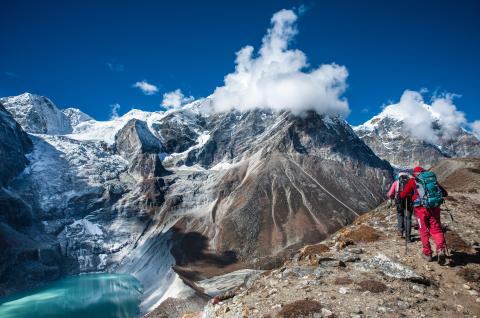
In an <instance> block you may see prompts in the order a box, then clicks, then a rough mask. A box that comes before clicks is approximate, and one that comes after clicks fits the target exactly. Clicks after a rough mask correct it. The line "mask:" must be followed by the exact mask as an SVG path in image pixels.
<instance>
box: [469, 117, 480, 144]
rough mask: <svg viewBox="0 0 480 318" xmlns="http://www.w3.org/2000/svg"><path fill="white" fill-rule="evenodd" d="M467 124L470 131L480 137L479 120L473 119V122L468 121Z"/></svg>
mask: <svg viewBox="0 0 480 318" xmlns="http://www.w3.org/2000/svg"><path fill="white" fill-rule="evenodd" d="M469 126H470V128H471V129H472V133H473V134H474V135H475V136H476V137H477V138H478V139H480V120H475V121H474V122H473V123H470V124H469Z"/></svg>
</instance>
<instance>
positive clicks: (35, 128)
mask: <svg viewBox="0 0 480 318" xmlns="http://www.w3.org/2000/svg"><path fill="white" fill-rule="evenodd" d="M0 102H1V103H2V104H3V105H4V107H5V108H6V109H7V110H8V111H9V112H10V113H12V115H13V117H14V118H15V120H16V121H17V122H18V123H19V124H20V125H21V126H22V128H23V129H24V130H25V131H26V132H28V133H33V134H52V135H53V134H68V133H70V132H71V131H72V126H71V124H70V121H69V119H68V117H67V116H66V115H65V114H64V113H63V112H62V111H60V110H59V109H58V108H57V107H56V106H55V105H54V104H53V103H52V101H50V100H49V99H48V98H46V97H43V96H38V95H34V94H30V93H24V94H22V95H18V96H13V97H4V98H0Z"/></svg>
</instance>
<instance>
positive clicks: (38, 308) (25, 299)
mask: <svg viewBox="0 0 480 318" xmlns="http://www.w3.org/2000/svg"><path fill="white" fill-rule="evenodd" d="M141 294H142V287H141V285H140V283H139V282H138V281H137V280H136V279H135V278H134V277H132V276H130V275H123V274H88V275H79V276H71V277H67V278H64V279H61V280H58V281H55V282H52V283H49V284H47V285H45V286H43V287H41V288H37V289H33V290H29V291H25V292H21V293H17V294H14V295H11V296H8V297H1V298H0V317H2V318H13V317H15V318H46V317H48V318H57V317H58V318H60V317H62V318H65V317H66V318H80V317H82V318H85V317H86V318H97V317H98V318H100V317H102V318H123V317H128V318H130V317H137V316H138V315H139V313H140V311H139V305H140V296H141Z"/></svg>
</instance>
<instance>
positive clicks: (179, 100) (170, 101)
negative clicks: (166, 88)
mask: <svg viewBox="0 0 480 318" xmlns="http://www.w3.org/2000/svg"><path fill="white" fill-rule="evenodd" d="M193 100H194V98H193V96H188V97H187V96H184V95H183V93H182V91H181V90H180V89H176V90H174V91H172V92H168V93H165V94H163V101H162V106H163V107H165V108H180V106H182V105H184V104H186V103H188V102H191V101H193Z"/></svg>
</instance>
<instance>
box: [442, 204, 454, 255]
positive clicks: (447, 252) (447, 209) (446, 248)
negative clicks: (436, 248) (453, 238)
mask: <svg viewBox="0 0 480 318" xmlns="http://www.w3.org/2000/svg"><path fill="white" fill-rule="evenodd" d="M443 203H444V204H445V209H444V211H447V212H448V214H449V215H450V219H451V220H452V224H453V223H455V221H454V220H453V216H452V213H451V212H450V209H449V208H448V206H447V202H446V201H444V202H443ZM442 232H443V241H444V243H445V254H446V255H447V257H448V258H450V252H449V251H448V245H447V239H446V235H445V231H444V230H443V228H442Z"/></svg>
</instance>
